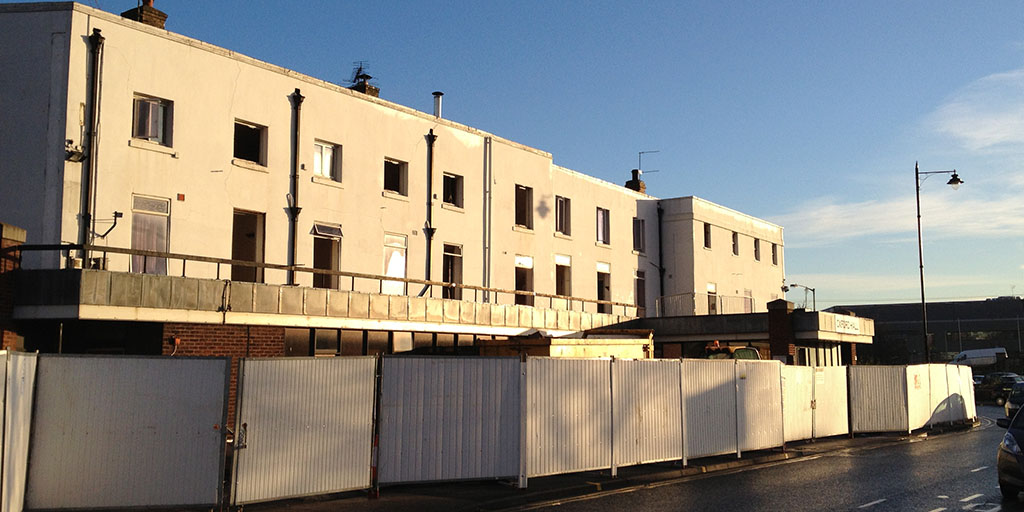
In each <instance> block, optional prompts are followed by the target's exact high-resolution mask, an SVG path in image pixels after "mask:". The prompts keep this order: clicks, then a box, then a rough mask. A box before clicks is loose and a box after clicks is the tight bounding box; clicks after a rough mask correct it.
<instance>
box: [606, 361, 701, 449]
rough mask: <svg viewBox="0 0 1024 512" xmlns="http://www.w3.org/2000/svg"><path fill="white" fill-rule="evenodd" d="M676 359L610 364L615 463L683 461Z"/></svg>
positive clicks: (677, 362) (678, 376) (614, 362)
mask: <svg viewBox="0 0 1024 512" xmlns="http://www.w3.org/2000/svg"><path fill="white" fill-rule="evenodd" d="M679 365H680V363H679V361H678V360H667V359H663V360H631V359H622V360H615V361H613V362H612V368H613V370H614V374H613V376H612V383H613V386H614V387H613V388H612V403H613V407H614V411H615V422H614V428H613V431H614V433H615V445H614V451H615V464H616V465H617V466H627V465H632V464H645V463H648V462H658V461H663V460H673V459H682V458H683V432H682V415H681V411H680V407H681V404H680V385H679V378H680V374H679Z"/></svg>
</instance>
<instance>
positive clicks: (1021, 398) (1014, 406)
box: [1003, 382, 1024, 418]
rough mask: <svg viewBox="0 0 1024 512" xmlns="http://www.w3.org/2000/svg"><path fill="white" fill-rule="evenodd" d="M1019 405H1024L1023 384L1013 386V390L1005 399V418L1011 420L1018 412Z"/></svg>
mask: <svg viewBox="0 0 1024 512" xmlns="http://www.w3.org/2000/svg"><path fill="white" fill-rule="evenodd" d="M1021 404H1024V382H1021V383H1019V384H1014V385H1013V389H1012V390H1010V396H1009V397H1007V398H1006V405H1004V406H1003V407H1004V409H1005V410H1006V417H1007V418H1012V417H1013V416H1014V415H1015V414H1017V411H1019V410H1020V406H1021Z"/></svg>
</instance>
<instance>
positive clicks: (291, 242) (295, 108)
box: [287, 87, 306, 285]
mask: <svg viewBox="0 0 1024 512" xmlns="http://www.w3.org/2000/svg"><path fill="white" fill-rule="evenodd" d="M289 98H291V102H292V176H291V178H292V179H291V186H290V187H289V193H288V196H287V199H288V218H289V221H290V224H289V233H288V260H289V261H288V267H289V268H288V284H289V285H294V284H295V262H296V261H297V259H298V237H299V212H301V211H302V208H301V207H299V165H300V164H299V142H300V141H299V127H300V126H301V123H300V121H301V116H302V101H303V100H305V99H306V97H305V96H303V95H302V93H301V92H299V88H298V87H296V88H295V92H293V93H291V95H289Z"/></svg>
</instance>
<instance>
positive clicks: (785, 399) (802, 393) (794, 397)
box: [782, 365, 814, 442]
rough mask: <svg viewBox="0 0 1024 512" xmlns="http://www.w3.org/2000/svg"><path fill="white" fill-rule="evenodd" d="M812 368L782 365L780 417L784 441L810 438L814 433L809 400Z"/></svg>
mask: <svg viewBox="0 0 1024 512" xmlns="http://www.w3.org/2000/svg"><path fill="white" fill-rule="evenodd" d="M813 379H814V368H811V367H810V366H790V365H785V366H783V367H782V417H783V419H784V420H785V432H786V441H787V442H788V441H799V440H801V439H810V438H811V436H812V435H813V434H814V432H813V426H814V423H813V422H814V418H813V415H812V414H811V413H812V410H811V401H812V400H814V389H813V384H814V380H813Z"/></svg>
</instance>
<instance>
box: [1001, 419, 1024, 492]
mask: <svg viewBox="0 0 1024 512" xmlns="http://www.w3.org/2000/svg"><path fill="white" fill-rule="evenodd" d="M996 423H997V424H998V425H999V426H1000V427H1004V428H1006V429H1007V430H1006V433H1005V434H1003V442H1001V443H999V451H998V452H997V453H996V471H997V473H998V475H999V492H1001V493H1003V497H1004V498H1007V499H1016V498H1017V494H1018V493H1020V492H1021V491H1022V490H1024V469H1021V463H1022V462H1024V453H1022V452H1021V447H1020V444H1019V442H1018V440H1020V441H1024V415H1022V414H1018V415H1016V416H1014V417H1013V419H1010V418H999V419H998V420H996Z"/></svg>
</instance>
